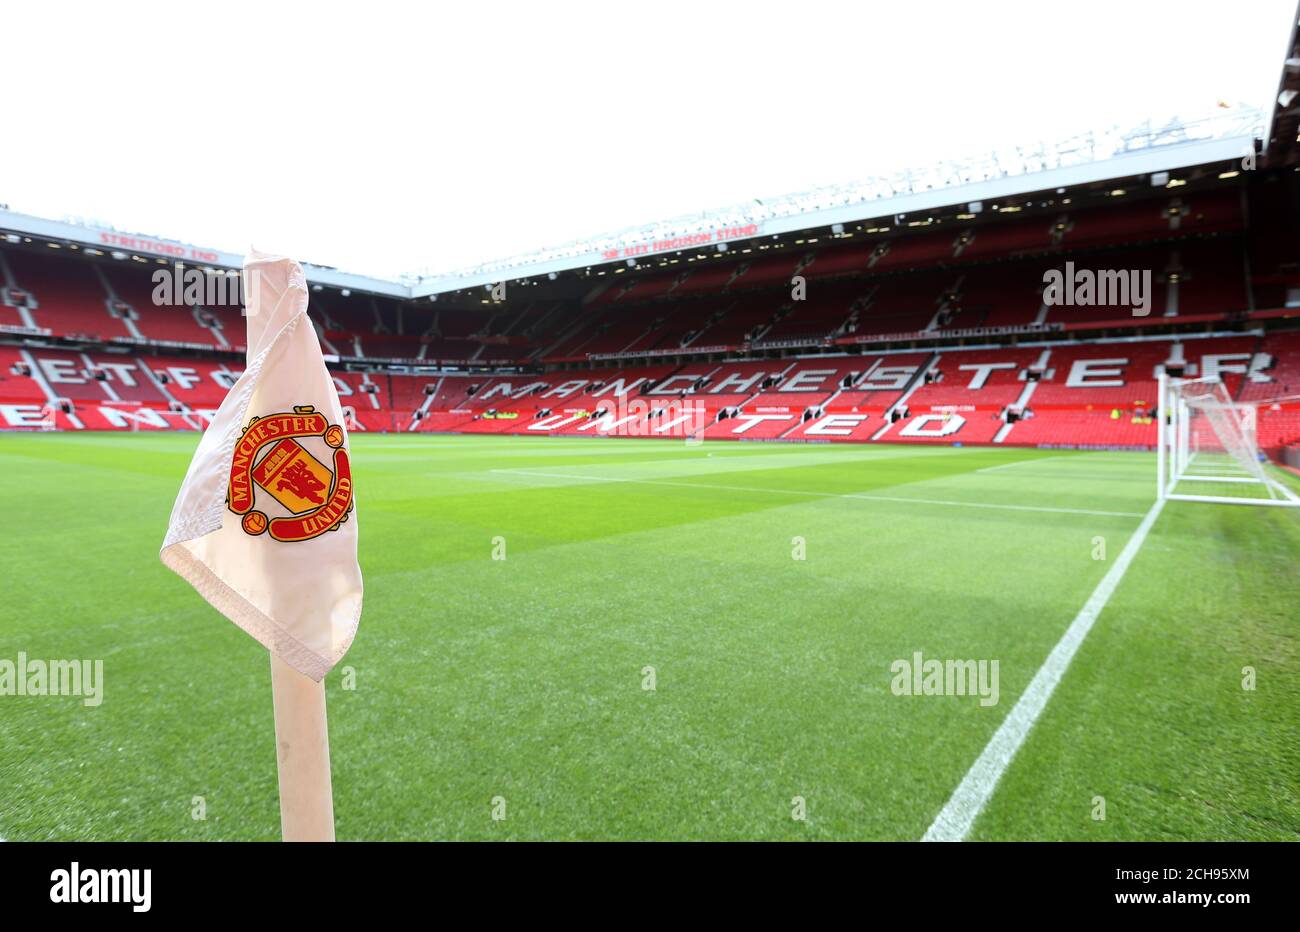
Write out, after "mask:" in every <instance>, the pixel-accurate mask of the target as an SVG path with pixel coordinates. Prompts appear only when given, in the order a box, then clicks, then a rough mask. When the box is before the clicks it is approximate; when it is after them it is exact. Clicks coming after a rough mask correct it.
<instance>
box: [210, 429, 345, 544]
mask: <svg viewBox="0 0 1300 932" xmlns="http://www.w3.org/2000/svg"><path fill="white" fill-rule="evenodd" d="M344 439H345V438H344V433H343V428H342V427H340V426H339V425H337V424H331V423H329V421H327V420H326V419H325V416H324V415H323V414H319V413H317V411H316V409H315V408H314V407H312V406H311V405H299V406H295V407H294V409H293V411H292V412H287V413H284V414H268V415H266V416H265V417H255V418H253V419H252V420H250V421H249V422H248V426H247V427H245V428H244V432H243V434H242V435H241V436H240V438H239V441H238V442H237V443H236V444H235V451H234V455H233V456H232V457H231V461H230V487H229V490H228V491H227V493H226V503H227V505H228V506H229V507H230V510H231V511H233V512H234V513H235V514H237V515H242V516H243V520H242V521H241V522H240V525H241V526H242V527H243V529H244V532H245V533H246V534H252V535H258V534H263V533H266V532H269V533H270V535H271V538H272V539H273V540H279V541H286V542H287V541H300V540H311V539H312V538H313V537H319V536H320V535H321V534H324V533H325V532H326V531H335V530H338V528H339V525H341V524H342V523H343V522H344V521H346V520H347V518H348V513H349V512H351V511H352V469H351V466H350V464H349V463H348V452H347V450H344V449H343V441H344ZM314 441H322V442H324V444H325V447H326V448H327V449H328V450H331V451H333V455H332V457H331V456H330V455H329V454H328V453H326V452H323V451H318V452H321V455H322V456H324V457H325V458H326V459H329V460H330V462H329V464H328V465H327V464H326V463H323V462H321V460H320V459H318V458H317V457H316V456H315V455H314V454H313V453H312V452H311V450H310V449H309V448H308V447H307V446H304V443H309V444H313V445H314V443H313V442H314ZM258 490H260V491H261V492H264V493H266V494H267V495H269V496H270V497H271V498H273V499H274V500H275V501H276V502H278V503H279V504H280V505H281V506H282V507H283V508H284V510H285V511H287V512H288V514H286V515H281V516H278V517H269V516H268V515H267V513H266V512H265V511H260V510H255V509H254V504H255V499H256V496H257V494H258Z"/></svg>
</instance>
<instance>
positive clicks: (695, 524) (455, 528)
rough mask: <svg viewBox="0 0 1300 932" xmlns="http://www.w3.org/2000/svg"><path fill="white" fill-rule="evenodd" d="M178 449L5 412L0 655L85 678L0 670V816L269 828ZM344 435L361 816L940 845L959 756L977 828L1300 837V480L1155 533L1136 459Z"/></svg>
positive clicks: (364, 829)
mask: <svg viewBox="0 0 1300 932" xmlns="http://www.w3.org/2000/svg"><path fill="white" fill-rule="evenodd" d="M196 443H197V438H196V437H195V436H194V435H183V434H164V433H150V434H144V433H139V434H123V435H87V434H9V435H0V470H2V471H3V473H2V474H3V478H4V482H3V487H2V488H3V491H0V503H2V504H3V513H4V515H5V531H4V533H3V535H2V536H0V560H2V561H3V562H2V565H3V566H4V582H3V585H0V659H8V660H11V661H13V660H15V659H16V658H17V656H18V654H19V652H22V653H24V654H25V655H26V656H27V657H28V658H40V659H44V660H52V659H76V660H80V659H90V660H102V661H103V671H104V673H103V677H104V689H103V701H102V703H101V704H100V705H98V706H94V707H88V706H86V705H85V704H84V703H83V701H82V700H81V699H80V698H77V697H67V696H17V695H4V696H0V749H2V750H0V837H2V838H6V839H10V840H43V839H60V840H62V839H104V840H108V839H133V840H142V839H193V840H203V839H256V840H274V839H277V838H279V834H280V824H279V808H278V799H277V783H276V760H275V747H274V736H273V726H272V711H271V692H270V666H269V662H268V660H267V655H266V651H265V650H264V649H263V648H262V647H260V646H259V645H258V644H257V643H256V642H255V641H253V639H252V638H250V637H249V636H248V635H246V634H244V633H243V632H242V631H240V630H239V629H237V628H236V627H235V626H234V625H233V624H231V623H230V622H228V621H226V620H225V619H223V618H222V617H221V616H219V615H218V614H217V612H216V611H215V610H214V609H212V608H211V607H209V606H208V605H207V603H205V602H204V601H203V600H202V599H201V598H200V597H199V596H198V595H196V594H195V593H194V592H193V590H191V589H190V587H189V586H188V585H187V584H186V583H184V582H183V581H182V580H181V579H179V578H177V577H175V576H173V575H172V574H170V573H169V572H168V571H167V570H165V569H164V567H163V566H162V565H161V564H160V563H159V560H158V548H159V545H160V544H161V541H162V538H163V535H164V533H165V531H166V527H167V518H168V514H169V513H170V511H171V506H172V502H173V500H174V498H175V495H176V492H177V490H178V489H179V487H180V483H181V479H182V478H183V476H184V474H185V470H186V467H187V465H188V463H189V460H190V457H191V455H192V454H193V451H194V448H195V445H196ZM352 443H353V459H354V471H355V477H356V488H357V502H358V518H359V521H360V534H361V543H360V560H361V566H362V569H363V571H364V574H365V583H366V596H365V610H364V614H363V617H362V620H361V626H360V629H359V632H358V635H357V639H356V641H355V643H354V645H353V647H352V649H351V651H350V652H349V653H348V654H347V656H346V657H345V658H344V660H343V661H342V663H341V664H340V665H339V667H338V668H337V669H335V670H334V671H333V672H331V673H330V675H329V676H328V678H327V680H326V684H327V689H328V695H329V718H330V733H331V754H332V758H333V771H334V794H335V814H336V819H337V830H338V837H339V838H340V839H345V840H346V839H791V840H794V839H919V838H921V837H922V836H924V835H925V834H926V833H927V831H928V830H930V828H931V826H932V825H933V824H934V823H935V820H936V818H937V817H938V816H939V815H940V813H941V812H942V811H944V810H945V807H946V806H947V805H948V803H949V801H950V800H951V799H953V797H954V794H955V793H957V791H958V789H959V787H964V786H967V785H968V784H969V783H970V781H968V780H965V778H966V777H967V775H968V773H970V772H972V767H973V766H975V765H976V764H977V761H983V762H984V764H985V765H987V766H988V767H991V768H992V770H991V771H985V776H987V775H988V773H992V774H993V775H994V777H996V778H998V779H997V782H996V787H995V789H993V791H992V792H991V794H985V795H984V796H982V797H979V798H977V799H976V801H975V802H974V803H971V802H970V800H969V799H968V800H967V801H966V804H965V805H966V809H967V816H968V817H970V818H972V819H973V822H972V824H971V826H970V829H969V835H968V837H969V838H971V839H985V840H995V839H1008V840H1010V839H1080V840H1089V839H1098V840H1102V839H1112V840H1137V839H1173V840H1178V839H1188V840H1191V839H1250V840H1254V839H1284V840H1285V839H1289V840H1295V839H1297V837H1298V836H1300V646H1298V644H1297V634H1298V630H1300V568H1298V564H1300V560H1298V557H1300V514H1297V513H1295V512H1293V511H1291V510H1289V509H1280V508H1247V507H1240V506H1229V505H1210V504H1193V503H1185V502H1169V503H1167V504H1166V505H1165V506H1164V508H1163V510H1162V511H1161V512H1160V513H1159V515H1158V516H1157V517H1156V518H1155V520H1154V523H1150V524H1149V533H1145V534H1144V535H1142V536H1141V537H1140V546H1136V545H1137V544H1138V543H1139V540H1134V535H1135V533H1136V532H1139V529H1140V528H1141V527H1142V525H1143V524H1144V518H1145V517H1146V516H1147V515H1148V513H1149V512H1150V511H1151V509H1152V505H1153V503H1154V499H1155V475H1154V473H1155V464H1154V455H1149V454H1138V453H1120V452H1070V451H1055V450H1019V449H989V448H951V447H923V446H888V445H875V446H856V445H842V446H841V445H811V444H782V443H735V442H716V443H705V444H701V445H693V446H692V445H687V444H684V443H683V442H681V441H650V440H639V439H597V438H569V439H564V438H554V439H551V438H532V437H523V438H511V437H469V436H439V435H421V436H400V435H373V436H367V435H354V436H353V438H352ZM1293 484H1294V483H1293ZM1148 523H1149V522H1148ZM1142 530H1145V528H1142ZM1131 540H1132V541H1133V544H1134V546H1133V547H1129V546H1128V545H1129V544H1130V541H1131ZM1126 549H1127V550H1128V551H1129V552H1128V553H1127V555H1126ZM1129 558H1131V563H1128V562H1127V560H1128V559H1129ZM1121 561H1123V562H1125V563H1126V571H1125V572H1123V573H1122V574H1120V573H1119V572H1117V571H1116V565H1117V563H1118V562H1121ZM1089 607H1090V608H1089ZM1097 609H1100V612H1099V614H1097V613H1096V610H1097ZM1089 611H1091V612H1092V614H1094V615H1095V623H1092V625H1091V630H1086V626H1085V631H1084V633H1086V637H1084V638H1083V639H1082V642H1081V643H1079V644H1077V653H1075V654H1073V655H1072V661H1071V662H1070V663H1069V664H1068V666H1065V667H1063V668H1061V669H1058V670H1057V673H1059V675H1060V679H1059V684H1058V685H1056V687H1055V690H1054V691H1052V692H1050V694H1049V695H1047V696H1046V697H1044V698H1045V702H1043V703H1042V704H1041V710H1040V711H1035V714H1034V715H1032V716H1031V717H1030V720H1029V721H1027V722H1024V723H1022V725H1023V726H1024V727H1021V728H1020V729H1019V730H1018V731H1016V733H1015V734H1014V735H1013V736H1012V737H1013V739H1014V740H1012V742H1011V744H1010V745H1009V746H1008V745H1006V743H1005V742H1003V744H998V743H997V742H995V744H994V745H993V746H992V747H991V748H990V741H991V739H994V737H995V733H998V734H1002V733H1001V732H999V728H1000V726H1002V725H1003V723H1004V721H1006V720H1007V719H1008V717H1009V715H1010V714H1011V713H1012V710H1013V709H1015V708H1017V704H1018V702H1019V701H1020V700H1021V697H1022V694H1024V693H1025V692H1026V688H1027V687H1028V686H1029V685H1030V683H1031V682H1032V681H1034V680H1035V677H1036V675H1040V671H1042V670H1043V669H1044V668H1045V665H1047V666H1048V668H1049V669H1050V668H1051V664H1052V663H1053V662H1055V661H1053V660H1051V659H1050V658H1052V657H1056V658H1057V660H1059V659H1060V657H1059V653H1058V654H1054V653H1053V651H1054V648H1057V647H1058V643H1059V642H1061V641H1062V638H1063V636H1065V635H1066V633H1067V631H1068V630H1078V625H1077V622H1078V620H1079V619H1080V618H1081V617H1082V616H1085V615H1087V614H1088V612H1089ZM1072 626H1074V627H1073V628H1072ZM926 661H939V662H940V663H941V665H942V664H948V666H949V669H950V668H951V667H952V664H951V663H950V662H953V661H956V662H958V667H959V668H960V669H971V670H973V669H976V668H978V669H980V670H981V671H983V672H985V673H987V676H981V677H980V685H981V686H983V687H988V688H984V689H976V688H975V687H974V684H973V681H969V682H967V683H966V687H967V688H966V689H965V690H957V691H960V692H962V694H953V692H954V689H953V688H952V686H953V684H952V683H950V682H949V680H951V677H948V678H947V679H945V680H944V681H943V682H942V683H940V684H938V685H939V689H937V690H935V692H938V693H939V694H927V693H929V692H930V690H929V688H928V684H929V682H930V681H929V680H928V678H927V677H926V676H925V675H923V671H925V670H926V669H927V668H926V667H925V666H924V664H925V662H926ZM964 661H973V663H971V664H969V665H967V666H965V667H962V666H961V663H962V662H964ZM900 665H902V666H901V667H900ZM914 667H915V668H916V669H915V676H913V674H912V673H911V672H904V673H901V674H900V673H899V672H898V671H899V670H900V669H904V670H906V671H912V670H913V668H914ZM923 681H924V683H925V688H921V689H917V690H913V688H912V687H913V686H917V687H920V686H922V685H923ZM900 683H902V684H904V685H905V686H906V689H904V688H903V686H900ZM957 685H958V686H960V682H958V683H957ZM994 687H995V688H994ZM915 691H919V692H921V693H922V694H921V695H916V694H911V695H906V694H900V693H902V692H915ZM1026 702H1027V703H1028V702H1029V700H1028V699H1026ZM1030 706H1032V703H1030ZM1004 737H1005V735H1004ZM1008 747H1009V748H1010V751H1011V752H1013V753H1009V752H1008ZM986 748H990V750H989V752H988V753H986ZM976 782H978V781H976Z"/></svg>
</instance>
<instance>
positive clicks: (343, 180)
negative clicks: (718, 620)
mask: <svg viewBox="0 0 1300 932" xmlns="http://www.w3.org/2000/svg"><path fill="white" fill-rule="evenodd" d="M1294 10H1295V0H1236V2H1234V3H1224V2H1222V0H1215V2H1199V0H1142V2H1135V0H1123V2H1111V0H1088V2H1082V0H1074V2H1066V0H1052V2H1045V0H1033V2H1004V0H988V2H979V3H974V2H969V0H966V2H926V0H907V2H902V0H889V2H878V3H865V2H859V3H854V2H849V0H832V2H817V0H799V2H784V3H772V4H765V3H761V2H756V0H749V2H740V3H723V2H712V3H704V2H701V0H695V2H681V3H678V2H672V0H658V2H652V3H636V4H632V3H621V2H618V0H606V2H599V3H558V2H557V3H527V4H525V3H492V2H485V0H475V2H472V3H471V2H463V3H436V4H428V5H425V6H424V8H420V6H419V5H417V4H416V3H413V2H410V0H404V2H394V3H386V2H380V0H367V2H365V3H355V2H353V3H347V4H342V3H340V4H332V3H321V2H316V3H310V4H308V3H304V4H301V5H292V4H288V3H272V2H265V0H263V2H259V3H250V4H244V3H224V2H220V0H213V2H210V3H204V4H183V3H176V2H166V3H103V2H97V3H85V4H69V3H58V4H54V3H22V4H14V5H10V6H8V7H7V8H6V9H5V13H4V20H5V28H4V36H5V38H4V74H5V79H6V91H5V94H4V98H3V102H2V103H0V119H2V120H3V123H4V126H5V141H4V142H3V143H2V144H0V203H8V204H9V205H10V207H11V208H12V209H14V210H21V211H25V212H29V213H36V214H40V215H43V216H53V217H59V216H64V215H68V214H72V215H76V216H81V217H86V218H94V219H97V220H103V221H107V222H109V223H111V224H112V225H114V226H115V227H117V228H118V229H121V230H127V231H131V232H139V233H146V234H151V235H156V236H166V237H170V238H175V239H180V240H183V241H186V242H191V243H196V244H199V245H203V246H209V247H218V248H222V249H227V250H229V251H232V252H242V251H244V250H245V249H246V248H247V246H248V245H249V244H250V243H255V244H256V245H258V246H259V248H263V249H271V250H275V251H278V252H283V253H286V254H289V255H293V256H295V257H297V258H300V259H303V260H306V261H311V262H318V263H322V264H327V265H335V266H339V267H340V268H344V269H347V270H349V271H356V272H365V273H370V274H378V275H390V276H391V275H396V274H398V273H400V272H410V271H415V270H417V269H420V268H423V267H428V266H432V267H435V268H439V269H449V268H453V267H459V266H465V265H469V264H472V263H475V262H479V261H482V260H485V259H491V258H499V257H501V256H506V255H512V254H515V253H519V252H524V251H527V250H530V249H533V248H537V247H541V246H547V245H556V244H559V243H561V242H564V241H567V240H571V239H574V238H577V237H581V236H588V235H593V234H597V233H601V232H606V231H609V230H614V229H618V228H622V227H626V226H630V225H633V224H638V223H643V222H648V221H652V220H657V219H665V218H668V217H672V216H676V215H679V214H685V213H689V212H691V211H697V210H701V209H704V208H709V207H722V206H727V205H731V204H736V203H740V202H742V201H745V200H748V199H750V198H753V197H756V196H757V197H762V196H771V195H775V194H783V193H789V192H794V191H799V190H803V189H807V188H810V187H813V186H816V185H819V184H825V183H831V182H836V181H847V180H852V179H855V178H860V177H865V176H870V175H874V174H882V173H885V172H888V171H891V170H894V169H897V168H900V167H903V166H905V165H908V164H929V163H932V162H934V161H938V160H940V159H942V158H945V157H955V156H962V155H971V154H977V153H981V152H984V151H987V150H989V149H991V148H993V147H994V146H997V145H1000V144H1007V143H1009V142H1010V143H1014V142H1032V141H1035V140H1047V141H1052V140H1058V139H1064V138H1066V137H1068V136H1071V135H1073V134H1074V133H1076V132H1079V131H1082V130H1085V129H1089V128H1100V127H1106V126H1110V125H1114V124H1129V123H1137V122H1139V121H1141V120H1143V119H1145V118H1147V117H1157V118H1164V117H1168V116H1169V115H1172V114H1174V113H1187V112H1193V111H1195V112H1200V111H1206V110H1208V109H1210V108H1212V107H1214V106H1215V102H1216V100H1219V99H1222V100H1225V101H1228V102H1230V103H1237V102H1245V103H1250V104H1254V105H1257V106H1258V105H1265V104H1267V103H1268V102H1269V98H1270V97H1271V95H1272V93H1273V92H1274V91H1275V89H1276V82H1277V78H1278V73H1279V69H1280V67H1281V61H1282V57H1283V51H1284V48H1283V46H1284V44H1285V41H1286V38H1287V30H1288V27H1289V20H1290V17H1291V15H1292V13H1293V12H1294Z"/></svg>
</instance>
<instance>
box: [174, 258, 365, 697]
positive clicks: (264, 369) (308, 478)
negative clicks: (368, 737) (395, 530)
mask: <svg viewBox="0 0 1300 932" xmlns="http://www.w3.org/2000/svg"><path fill="white" fill-rule="evenodd" d="M244 302H245V306H246V308H247V315H248V362H247V368H246V369H245V370H244V374H243V375H242V376H240V378H239V381H237V382H236V383H235V384H234V386H233V387H232V388H231V389H230V392H229V394H227V395H226V399H225V401H223V402H222V403H221V407H220V408H219V409H218V411H217V413H216V416H215V417H214V418H213V420H212V424H211V425H210V426H209V427H208V429H207V431H206V432H205V433H204V435H203V439H202V441H200V443H199V448H198V450H197V452H195V454H194V461H193V462H191V463H190V468H189V472H188V473H186V475H185V484H184V485H182V486H181V491H180V494H179V495H178V496H177V497H176V505H175V507H174V508H173V509H172V516H171V523H170V526H169V527H168V529H167V537H166V539H165V540H164V541H163V546H162V553H161V556H162V561H163V563H164V564H166V565H167V566H168V567H169V568H171V569H172V570H175V571H176V572H177V573H179V574H180V575H181V576H182V577H184V578H185V579H187V580H188V581H189V582H190V584H191V585H193V586H194V588H195V589H197V590H198V592H199V594H200V595H202V596H203V597H204V598H205V599H207V600H208V601H209V602H210V603H212V605H213V607H214V608H216V609H217V611H219V612H221V613H222V614H223V615H225V616H226V617H227V618H229V619H230V620H231V621H233V622H234V623H235V624H237V625H239V626H240V627H241V628H243V629H244V630H245V631H247V632H248V633H249V634H251V635H252V636H253V637H255V638H257V640H258V641H260V642H261V643H262V644H263V645H265V646H266V647H267V648H268V649H269V650H271V651H272V652H274V653H276V654H278V655H279V656H280V657H281V658H283V659H284V660H285V662H287V663H288V664H289V665H290V666H292V667H293V668H294V669H296V670H298V671H299V672H301V673H304V674H306V675H307V676H309V677H311V678H312V679H314V680H317V681H319V680H320V679H322V678H323V677H324V676H325V674H326V673H328V672H329V671H330V670H331V669H332V668H333V667H334V665H335V664H336V663H338V662H339V660H340V659H341V658H342V656H343V654H344V653H345V652H346V651H347V649H348V646H349V645H350V644H351V643H352V638H353V637H354V636H355V634H356V630H357V622H358V621H359V620H360V618H361V589H362V586H361V568H360V566H358V564H357V513H356V502H355V499H354V497H353V483H352V468H351V462H350V460H349V446H348V435H347V430H346V428H345V426H344V422H343V409H342V407H341V406H340V404H339V396H338V391H337V389H336V388H335V386H334V381H333V379H332V378H331V377H330V374H329V371H328V370H327V369H326V368H325V360H324V358H323V357H322V356H321V350H320V342H319V340H318V338H317V336H316V331H315V328H314V327H313V326H312V323H311V320H310V319H309V318H308V317H307V280H306V278H305V276H304V275H303V271H302V267H301V266H300V265H299V264H298V263H297V262H294V261H293V260H292V259H285V258H281V257H278V256H268V255H263V254H262V253H258V252H253V253H251V254H250V255H249V256H248V258H247V259H246V260H245V261H244Z"/></svg>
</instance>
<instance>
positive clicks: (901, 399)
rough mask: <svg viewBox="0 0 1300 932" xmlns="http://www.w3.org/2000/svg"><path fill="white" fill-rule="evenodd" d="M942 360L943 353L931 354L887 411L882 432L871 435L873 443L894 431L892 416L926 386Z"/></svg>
mask: <svg viewBox="0 0 1300 932" xmlns="http://www.w3.org/2000/svg"><path fill="white" fill-rule="evenodd" d="M940 358H942V354H941V353H931V354H930V358H929V359H927V360H926V361H925V363H924V364H922V365H920V366H918V367H917V369H916V373H915V374H914V375H913V376H912V378H911V380H910V381H909V382H908V383H907V386H906V387H905V388H904V389H903V394H901V395H899V396H898V397H897V398H896V399H894V403H893V404H891V405H890V406H889V407H888V408H886V409H885V415H884V417H885V423H884V425H883V426H882V427H881V428H880V430H878V431H876V432H875V433H874V434H872V435H871V439H872V440H873V441H876V440H882V439H884V437H885V435H886V434H888V433H889V432H890V431H891V430H893V428H894V423H895V422H894V421H892V420H890V417H891V415H893V413H894V412H895V411H897V410H898V409H899V408H901V407H902V406H903V405H905V404H907V399H909V398H911V397H912V395H913V393H914V392H915V391H916V390H917V389H918V388H920V387H921V386H922V385H924V384H925V377H926V375H927V374H929V372H930V371H931V370H932V369H933V368H934V367H935V366H937V365H938V364H939V360H940Z"/></svg>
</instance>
